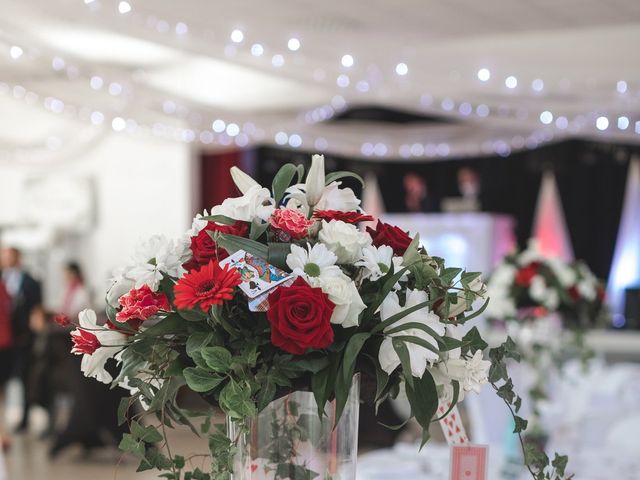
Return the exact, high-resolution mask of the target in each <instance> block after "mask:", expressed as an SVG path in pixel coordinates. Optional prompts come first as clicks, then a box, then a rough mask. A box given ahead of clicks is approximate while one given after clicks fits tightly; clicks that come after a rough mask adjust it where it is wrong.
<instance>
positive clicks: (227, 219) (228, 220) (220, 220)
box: [200, 215, 237, 225]
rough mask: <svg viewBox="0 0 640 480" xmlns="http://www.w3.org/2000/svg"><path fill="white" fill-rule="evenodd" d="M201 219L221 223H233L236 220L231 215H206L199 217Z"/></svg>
mask: <svg viewBox="0 0 640 480" xmlns="http://www.w3.org/2000/svg"><path fill="white" fill-rule="evenodd" d="M200 218H201V219H202V220H206V221H207V222H216V223H219V224H221V225H233V224H234V223H236V222H237V220H234V219H233V218H231V217H227V216H226V215H207V216H204V217H200Z"/></svg>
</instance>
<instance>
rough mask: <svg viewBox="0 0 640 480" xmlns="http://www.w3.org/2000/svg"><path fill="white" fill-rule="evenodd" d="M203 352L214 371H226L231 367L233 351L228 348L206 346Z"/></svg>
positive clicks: (208, 364)
mask: <svg viewBox="0 0 640 480" xmlns="http://www.w3.org/2000/svg"><path fill="white" fill-rule="evenodd" d="M201 353H202V358H203V359H204V361H205V362H206V364H207V366H208V367H209V368H210V369H211V370H213V371H214V372H218V373H226V372H228V371H229V370H230V369H231V352H229V350H227V349H226V348H224V347H205V348H203V349H202V350H201Z"/></svg>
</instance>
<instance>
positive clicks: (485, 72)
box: [477, 68, 491, 82]
mask: <svg viewBox="0 0 640 480" xmlns="http://www.w3.org/2000/svg"><path fill="white" fill-rule="evenodd" d="M477 75H478V80H480V81H481V82H486V81H487V80H489V79H490V78H491V72H490V71H489V69H488V68H481V69H480V70H478V73H477Z"/></svg>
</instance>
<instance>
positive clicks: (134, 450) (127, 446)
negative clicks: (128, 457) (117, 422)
mask: <svg viewBox="0 0 640 480" xmlns="http://www.w3.org/2000/svg"><path fill="white" fill-rule="evenodd" d="M118 448H119V449H120V450H122V451H123V452H127V453H130V454H132V455H134V456H136V457H138V458H143V457H144V453H145V446H144V442H142V441H140V440H136V439H135V438H134V437H133V435H131V434H130V433H125V434H124V435H123V436H122V440H121V441H120V444H119V445H118Z"/></svg>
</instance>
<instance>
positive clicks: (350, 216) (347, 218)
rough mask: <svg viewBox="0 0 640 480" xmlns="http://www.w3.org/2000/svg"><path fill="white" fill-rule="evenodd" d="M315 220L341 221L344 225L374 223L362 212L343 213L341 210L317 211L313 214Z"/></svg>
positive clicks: (371, 218)
mask: <svg viewBox="0 0 640 480" xmlns="http://www.w3.org/2000/svg"><path fill="white" fill-rule="evenodd" d="M313 216H314V218H318V219H320V220H326V221H327V222H329V221H331V220H341V221H343V222H344V223H358V222H372V221H373V217H372V216H371V215H365V214H364V213H360V212H341V211H340V210H316V211H314V212H313Z"/></svg>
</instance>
